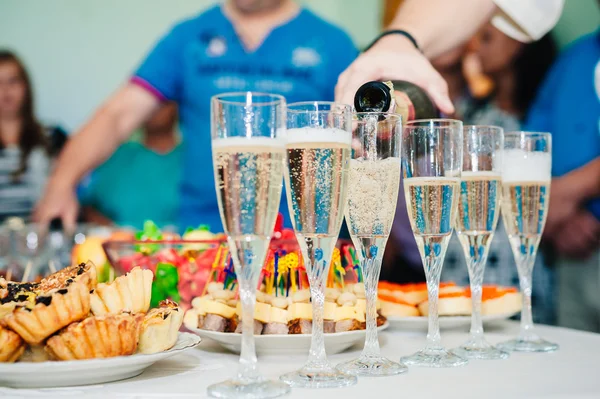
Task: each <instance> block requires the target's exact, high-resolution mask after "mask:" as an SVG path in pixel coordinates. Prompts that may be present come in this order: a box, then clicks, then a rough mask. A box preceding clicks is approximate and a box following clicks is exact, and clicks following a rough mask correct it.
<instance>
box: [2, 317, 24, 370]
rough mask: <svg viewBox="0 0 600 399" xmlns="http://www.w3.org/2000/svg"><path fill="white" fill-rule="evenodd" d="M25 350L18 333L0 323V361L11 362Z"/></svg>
mask: <svg viewBox="0 0 600 399" xmlns="http://www.w3.org/2000/svg"><path fill="white" fill-rule="evenodd" d="M23 351H25V343H24V342H23V340H22V339H21V337H19V335H18V334H17V333H15V332H13V331H10V330H9V329H7V328H4V327H2V326H1V325H0V363H13V362H15V361H17V359H18V358H19V357H21V355H22V354H23Z"/></svg>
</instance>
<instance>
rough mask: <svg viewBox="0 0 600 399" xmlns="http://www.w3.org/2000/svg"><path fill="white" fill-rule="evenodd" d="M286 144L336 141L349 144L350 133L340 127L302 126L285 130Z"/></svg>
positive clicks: (350, 139) (350, 141) (350, 140)
mask: <svg viewBox="0 0 600 399" xmlns="http://www.w3.org/2000/svg"><path fill="white" fill-rule="evenodd" d="M285 137H286V142H287V144H288V145H289V144H300V143H302V144H306V143H336V144H344V145H348V146H350V145H351V143H352V133H350V132H347V131H345V130H342V129H335V128H325V129H319V128H314V127H304V128H296V129H288V130H287V132H286V135H285Z"/></svg>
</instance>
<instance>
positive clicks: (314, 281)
mask: <svg viewBox="0 0 600 399" xmlns="http://www.w3.org/2000/svg"><path fill="white" fill-rule="evenodd" d="M287 115H288V117H287V127H288V130H287V140H286V141H287V143H286V155H287V157H286V165H287V168H285V170H284V172H285V184H286V192H287V199H288V206H289V209H290V215H291V217H292V223H293V225H294V230H295V232H296V237H297V239H298V243H299V245H300V249H301V251H302V256H303V258H304V264H305V265H306V272H307V274H308V280H309V283H310V295H311V301H312V312H313V314H312V341H311V346H310V352H309V357H308V362H307V363H306V364H305V365H304V367H303V368H301V369H300V370H298V371H294V372H291V373H288V374H285V375H282V376H281V380H282V381H285V382H287V383H288V384H290V385H292V386H298V387H305V388H326V387H341V386H347V385H352V384H355V383H356V381H357V380H356V377H355V376H351V375H348V374H344V373H342V372H340V371H338V370H336V369H335V368H334V367H332V366H331V364H330V363H329V361H328V360H327V356H326V354H325V343H324V337H323V312H324V306H325V285H326V281H327V275H328V273H329V266H330V261H331V256H332V253H333V249H334V247H335V244H336V241H337V239H338V235H339V232H340V228H341V225H342V220H343V217H344V207H345V206H346V194H347V184H348V163H349V161H350V152H351V150H350V148H351V141H352V132H351V131H352V109H351V107H350V106H348V105H341V104H336V103H327V102H307V103H296V104H290V105H289V106H288V114H287Z"/></svg>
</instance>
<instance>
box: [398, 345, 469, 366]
mask: <svg viewBox="0 0 600 399" xmlns="http://www.w3.org/2000/svg"><path fill="white" fill-rule="evenodd" d="M400 361H401V362H404V364H406V365H407V366H420V367H458V366H464V365H466V364H467V363H468V362H469V361H468V360H467V359H465V358H463V357H460V356H457V355H455V354H453V353H450V352H448V351H447V350H446V349H444V348H435V349H433V348H425V349H422V350H420V351H418V352H417V353H415V354H412V355H410V356H405V357H402V358H400Z"/></svg>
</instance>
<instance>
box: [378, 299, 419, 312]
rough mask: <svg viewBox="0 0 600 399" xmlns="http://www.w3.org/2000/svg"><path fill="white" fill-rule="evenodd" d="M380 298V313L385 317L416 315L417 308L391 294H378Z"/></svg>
mask: <svg viewBox="0 0 600 399" xmlns="http://www.w3.org/2000/svg"><path fill="white" fill-rule="evenodd" d="M379 299H380V300H381V314H382V315H384V316H385V317H416V316H419V315H420V314H419V309H417V307H416V306H415V305H413V304H410V303H408V302H406V301H404V300H402V299H399V298H397V297H394V296H391V295H379Z"/></svg>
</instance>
